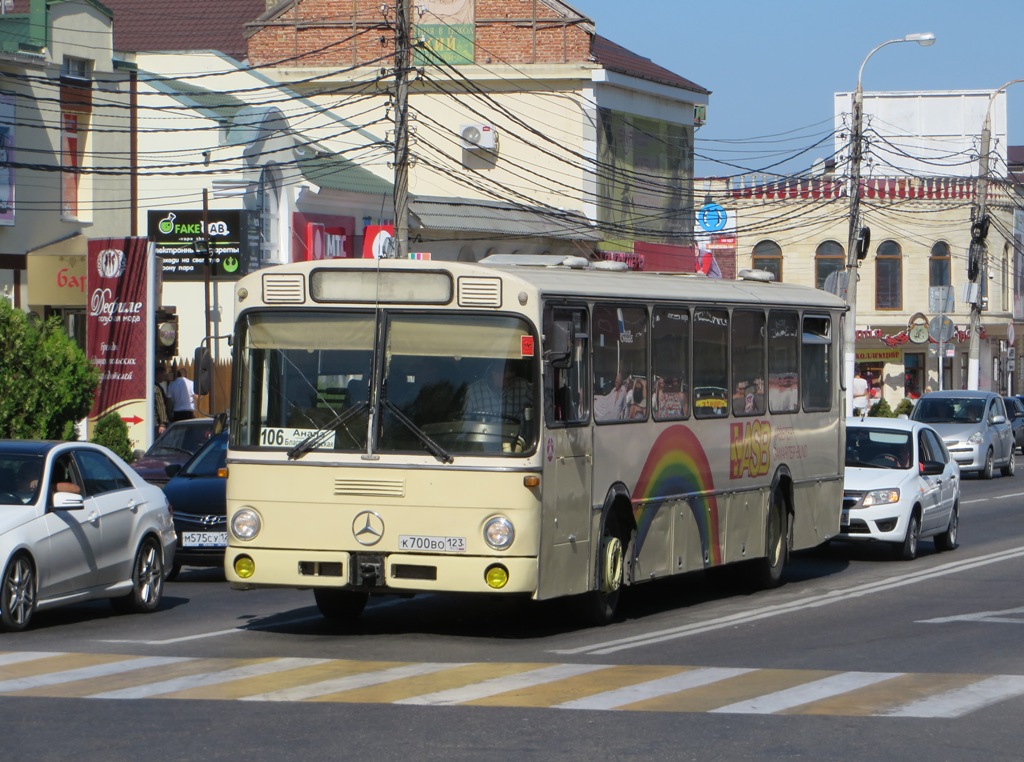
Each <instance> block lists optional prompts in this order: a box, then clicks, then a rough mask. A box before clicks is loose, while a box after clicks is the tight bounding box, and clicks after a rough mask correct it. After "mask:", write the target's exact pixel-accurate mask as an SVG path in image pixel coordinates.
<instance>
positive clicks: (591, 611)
mask: <svg viewBox="0 0 1024 762" xmlns="http://www.w3.org/2000/svg"><path fill="white" fill-rule="evenodd" d="M626 553H627V546H626V545H624V544H623V541H622V533H621V532H620V531H619V528H618V521H616V519H615V516H614V514H610V515H609V516H608V518H607V519H606V521H605V526H604V532H603V534H602V535H601V548H600V551H599V553H598V558H597V589H596V590H591V591H590V592H589V593H586V594H584V595H583V598H582V604H583V616H584V618H585V619H586V620H587V622H588V623H590V624H594V625H598V626H601V625H606V624H610V623H611V622H612V621H614V620H615V616H616V614H617V612H618V608H619V598H620V597H621V595H622V587H623V585H624V584H625V580H626Z"/></svg>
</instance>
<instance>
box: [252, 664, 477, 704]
mask: <svg viewBox="0 0 1024 762" xmlns="http://www.w3.org/2000/svg"><path fill="white" fill-rule="evenodd" d="M464 666H466V664H463V663H455V662H453V663H450V664H437V663H432V662H427V663H423V664H405V665H403V666H401V667H391V668H390V669H382V670H378V671H376V672H363V673H361V674H358V675H348V676H346V677H339V678H336V679H334V680H323V681H321V682H319V683H312V684H310V685H298V686H296V687H294V688H284V689H281V690H278V691H270V692H269V693H258V694H255V695H253V696H246V697H245V698H242V699H240V700H241V701H303V700H304V699H310V698H316V697H317V696H327V695H329V694H331V693H341V692H343V691H351V690H355V689H357V688H368V687H369V686H371V685H380V684H381V683H390V682H394V681H396V680H405V679H406V678H409V677H418V676H419V675H430V674H433V673H434V672H441V671H443V670H446V669H454V668H456V667H464Z"/></svg>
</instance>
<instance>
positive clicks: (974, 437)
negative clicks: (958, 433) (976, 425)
mask: <svg viewBox="0 0 1024 762" xmlns="http://www.w3.org/2000/svg"><path fill="white" fill-rule="evenodd" d="M984 441H985V437H984V436H983V435H982V433H981V432H980V431H975V432H974V433H973V434H971V436H969V437H968V438H967V442H968V443H969V444H972V445H980V444H981V443H982V442H984Z"/></svg>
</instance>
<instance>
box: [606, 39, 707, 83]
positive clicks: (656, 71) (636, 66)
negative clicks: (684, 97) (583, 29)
mask: <svg viewBox="0 0 1024 762" xmlns="http://www.w3.org/2000/svg"><path fill="white" fill-rule="evenodd" d="M590 55H591V56H592V57H593V59H594V61H595V62H597V63H599V64H601V66H603V67H604V68H606V69H608V70H609V71H614V72H618V73H620V74H626V75H628V76H630V77H638V78H640V79H647V80H650V81H651V82H658V83H660V84H663V85H670V86H671V87H681V88H682V89H684V90H689V91H691V92H694V93H701V94H702V95H710V94H711V91H710V90H706V89H705V88H703V87H701V86H700V85H698V84H695V83H693V82H691V81H690V80H688V79H686V78H685V77H680V76H679V75H678V74H674V73H672V72H670V71H669V70H668V69H665V68H663V67H661V66H658V65H657V64H656V63H654V62H653V61H651V59H650V58H644V57H643V56H641V55H638V54H636V53H634V52H633V51H631V50H626V48H624V47H622V46H621V45H616V44H615V43H614V42H612V41H611V40H609V39H608V38H606V37H602V36H601V35H599V34H595V35H594V39H593V41H592V42H591V44H590Z"/></svg>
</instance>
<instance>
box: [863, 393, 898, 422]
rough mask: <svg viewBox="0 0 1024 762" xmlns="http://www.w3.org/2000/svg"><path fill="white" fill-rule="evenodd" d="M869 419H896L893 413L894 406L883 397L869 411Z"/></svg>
mask: <svg viewBox="0 0 1024 762" xmlns="http://www.w3.org/2000/svg"><path fill="white" fill-rule="evenodd" d="M868 417H869V418H895V417H896V413H894V412H893V411H892V406H891V405H890V404H889V402H888V401H887V400H886V399H885V398H884V397H883V398H882V399H880V400H879V401H878V402H876V403H875V404H874V405H872V406H871V409H870V410H869V411H868Z"/></svg>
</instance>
